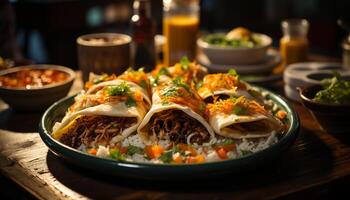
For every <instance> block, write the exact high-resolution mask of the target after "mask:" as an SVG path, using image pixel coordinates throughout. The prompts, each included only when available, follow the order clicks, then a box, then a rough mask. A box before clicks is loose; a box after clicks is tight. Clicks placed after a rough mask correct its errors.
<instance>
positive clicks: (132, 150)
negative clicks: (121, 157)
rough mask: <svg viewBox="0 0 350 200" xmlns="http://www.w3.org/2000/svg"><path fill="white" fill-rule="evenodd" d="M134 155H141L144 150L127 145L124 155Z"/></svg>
mask: <svg viewBox="0 0 350 200" xmlns="http://www.w3.org/2000/svg"><path fill="white" fill-rule="evenodd" d="M135 153H138V154H143V153H144V150H143V149H142V148H141V147H137V146H134V145H129V146H128V148H127V150H126V154H127V155H130V156H132V155H134V154H135Z"/></svg>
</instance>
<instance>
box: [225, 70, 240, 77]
mask: <svg viewBox="0 0 350 200" xmlns="http://www.w3.org/2000/svg"><path fill="white" fill-rule="evenodd" d="M227 74H228V75H231V76H238V74H237V72H236V70H234V69H229V70H228V72H227Z"/></svg>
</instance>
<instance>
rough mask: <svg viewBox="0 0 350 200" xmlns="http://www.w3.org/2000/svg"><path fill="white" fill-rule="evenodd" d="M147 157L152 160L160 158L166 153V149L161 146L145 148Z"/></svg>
mask: <svg viewBox="0 0 350 200" xmlns="http://www.w3.org/2000/svg"><path fill="white" fill-rule="evenodd" d="M145 150H146V153H147V155H148V156H149V157H150V158H152V159H153V158H158V157H159V156H160V155H162V153H163V152H164V149H163V147H162V146H160V145H153V146H146V148H145Z"/></svg>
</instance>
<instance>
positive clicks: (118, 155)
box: [109, 149, 125, 160]
mask: <svg viewBox="0 0 350 200" xmlns="http://www.w3.org/2000/svg"><path fill="white" fill-rule="evenodd" d="M109 156H110V157H111V158H113V159H116V160H125V157H124V155H123V154H122V153H121V152H120V151H119V150H118V149H115V150H112V151H111V152H110V153H109Z"/></svg>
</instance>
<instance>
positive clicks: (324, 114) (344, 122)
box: [298, 73, 350, 133]
mask: <svg viewBox="0 0 350 200" xmlns="http://www.w3.org/2000/svg"><path fill="white" fill-rule="evenodd" d="M298 90H299V95H300V98H301V100H302V103H303V104H304V106H305V107H307V108H308V109H309V110H310V111H311V113H312V114H313V116H314V118H315V119H316V120H317V121H318V123H319V124H320V125H321V127H322V128H323V129H324V130H325V131H326V132H328V133H350V121H349V115H350V78H349V77H347V78H344V77H341V76H340V75H339V74H337V73H335V75H334V77H333V78H327V79H323V80H322V81H321V84H317V85H311V86H307V87H303V88H298Z"/></svg>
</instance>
